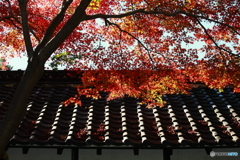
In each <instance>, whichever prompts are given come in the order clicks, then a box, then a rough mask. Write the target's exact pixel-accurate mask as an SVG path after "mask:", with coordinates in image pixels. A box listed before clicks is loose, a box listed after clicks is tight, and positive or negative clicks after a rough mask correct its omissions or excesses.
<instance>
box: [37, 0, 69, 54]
mask: <svg viewBox="0 0 240 160" xmlns="http://www.w3.org/2000/svg"><path fill="white" fill-rule="evenodd" d="M72 2H73V0H68V1H67V0H64V1H63V3H62V9H61V11H60V12H59V13H58V14H57V16H56V17H55V18H54V19H53V20H52V22H51V24H50V25H49V27H48V28H47V30H46V32H45V34H44V37H43V39H42V41H41V43H39V44H38V46H37V47H36V49H35V53H36V54H37V53H38V52H39V51H40V50H41V49H42V48H43V47H44V46H45V45H46V44H47V43H48V42H49V40H50V39H51V38H52V36H53V33H54V31H55V30H56V28H57V26H58V25H59V24H60V23H61V22H62V20H63V18H64V15H65V12H66V10H67V9H68V7H69V6H70V5H71V3H72Z"/></svg>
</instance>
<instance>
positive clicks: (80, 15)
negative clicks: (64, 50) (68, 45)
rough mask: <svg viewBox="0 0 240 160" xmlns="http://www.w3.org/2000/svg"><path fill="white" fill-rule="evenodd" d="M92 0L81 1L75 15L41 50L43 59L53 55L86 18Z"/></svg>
mask: <svg viewBox="0 0 240 160" xmlns="http://www.w3.org/2000/svg"><path fill="white" fill-rule="evenodd" d="M91 1H92V0H84V1H81V2H80V4H79V5H78V7H77V8H76V10H75V12H74V13H73V15H72V16H71V17H70V18H69V20H68V21H67V22H66V24H65V25H64V26H63V27H62V29H61V30H60V31H59V32H58V33H57V34H56V36H55V37H54V38H52V39H51V40H50V41H49V42H48V43H47V44H46V45H45V47H44V48H42V50H41V51H40V53H39V55H40V59H41V61H46V60H47V59H48V58H49V57H50V56H51V54H52V53H53V52H54V51H55V50H56V49H57V48H58V47H59V46H60V45H61V44H62V43H63V42H64V40H65V39H66V38H67V37H68V36H69V35H70V34H71V33H72V31H73V30H74V29H75V28H76V27H77V26H78V25H79V24H80V22H82V21H83V20H85V16H86V13H85V10H86V8H87V7H88V5H89V4H90V2H91Z"/></svg>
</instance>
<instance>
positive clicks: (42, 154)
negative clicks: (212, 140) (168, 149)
mask: <svg viewBox="0 0 240 160" xmlns="http://www.w3.org/2000/svg"><path fill="white" fill-rule="evenodd" d="M213 150H214V151H215V152H238V153H239V154H240V148H229V149H213ZM8 154H9V160H71V149H64V150H63V153H62V155H57V149H41V148H30V149H29V152H28V154H22V149H20V148H10V149H9V150H8ZM148 159H151V160H163V152H162V150H161V149H146V150H144V149H140V150H139V155H134V153H133V150H132V149H103V150H102V155H97V152H96V150H95V149H80V150H79V160H148ZM228 159H229V160H239V159H240V155H238V156H236V157H230V156H227V157H226V156H215V157H210V156H209V155H207V154H206V152H205V150H204V149H174V150H173V155H172V156H171V160H228Z"/></svg>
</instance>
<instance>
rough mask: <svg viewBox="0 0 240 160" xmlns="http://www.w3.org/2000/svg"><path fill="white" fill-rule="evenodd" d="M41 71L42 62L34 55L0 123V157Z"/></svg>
mask: <svg viewBox="0 0 240 160" xmlns="http://www.w3.org/2000/svg"><path fill="white" fill-rule="evenodd" d="M43 71H44V63H42V62H39V60H38V57H34V58H33V60H32V61H31V62H29V63H28V66H27V69H26V71H25V72H24V74H23V77H22V79H21V81H20V83H19V85H18V87H17V90H16V92H15V94H14V97H13V99H12V101H11V103H10V106H9V108H8V111H7V113H6V115H5V117H4V118H3V120H2V122H1V124H0V158H1V155H3V152H4V150H5V149H6V146H7V145H8V143H9V141H10V139H11V138H12V136H13V135H14V134H15V132H16V131H17V129H18V127H19V124H20V123H21V121H22V119H23V118H24V116H25V114H26V109H27V102H28V98H29V96H30V94H31V91H32V90H33V88H34V86H35V84H36V83H37V82H38V80H39V79H40V78H41V76H42V74H43Z"/></svg>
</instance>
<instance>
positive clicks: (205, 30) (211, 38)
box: [196, 18, 240, 59]
mask: <svg viewBox="0 0 240 160" xmlns="http://www.w3.org/2000/svg"><path fill="white" fill-rule="evenodd" d="M196 20H197V22H198V24H199V25H200V26H201V27H202V28H203V30H204V32H205V33H206V35H207V36H208V37H209V38H210V40H211V41H212V42H213V43H214V45H215V46H216V47H217V48H218V49H219V51H220V54H221V56H222V58H223V59H224V55H223V53H222V50H223V51H225V52H227V53H229V54H231V55H233V56H236V57H240V55H237V54H234V53H232V52H230V51H229V50H227V49H225V48H222V47H220V46H219V45H218V44H217V42H216V41H215V40H214V39H213V37H212V36H211V35H210V34H209V33H208V31H207V29H206V28H205V27H204V25H203V24H202V23H201V22H200V21H199V20H198V19H197V18H196Z"/></svg>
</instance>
